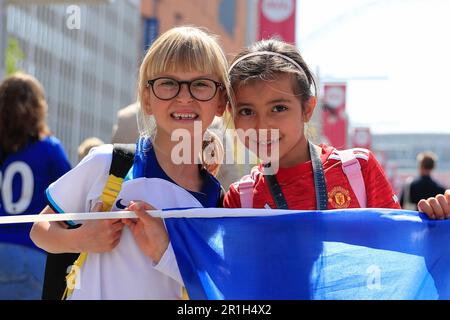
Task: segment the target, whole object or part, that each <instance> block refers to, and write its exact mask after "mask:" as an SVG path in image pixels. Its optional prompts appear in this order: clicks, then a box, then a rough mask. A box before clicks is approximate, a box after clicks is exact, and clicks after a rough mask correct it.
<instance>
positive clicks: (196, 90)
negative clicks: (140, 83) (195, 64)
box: [147, 77, 223, 101]
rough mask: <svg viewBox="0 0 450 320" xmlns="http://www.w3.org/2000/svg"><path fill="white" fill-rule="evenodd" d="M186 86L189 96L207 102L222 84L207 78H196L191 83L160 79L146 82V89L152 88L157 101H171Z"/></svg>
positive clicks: (165, 78)
mask: <svg viewBox="0 0 450 320" xmlns="http://www.w3.org/2000/svg"><path fill="white" fill-rule="evenodd" d="M184 83H185V84H186V85H187V87H188V89H189V93H190V94H191V96H192V97H193V98H194V99H196V100H199V101H209V100H211V99H212V98H214V96H215V95H216V93H217V88H223V84H222V83H220V82H217V81H214V80H211V79H208V78H197V79H194V80H191V81H178V80H175V79H172V78H167V77H161V78H156V79H152V80H148V81H147V88H148V87H150V86H151V87H152V91H153V93H154V94H155V96H156V97H157V98H158V99H161V100H171V99H173V98H175V97H176V96H177V95H178V94H179V93H180V90H181V86H182V85H183V84H184Z"/></svg>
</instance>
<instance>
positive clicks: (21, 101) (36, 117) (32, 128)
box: [0, 73, 50, 157]
mask: <svg viewBox="0 0 450 320" xmlns="http://www.w3.org/2000/svg"><path fill="white" fill-rule="evenodd" d="M46 116H47V103H46V101H45V94H44V89H43V87H42V85H41V84H40V83H39V81H38V80H37V79H36V78H34V77H33V76H31V75H28V74H25V73H15V74H13V75H11V76H10V77H8V78H6V79H5V80H3V82H2V83H1V84H0V155H2V154H3V157H5V156H6V155H7V154H10V153H14V152H17V151H19V150H21V149H22V148H23V147H24V146H25V145H26V144H27V143H28V141H37V140H40V139H42V138H44V137H45V136H46V135H49V134H50V131H49V128H48V126H47V123H46Z"/></svg>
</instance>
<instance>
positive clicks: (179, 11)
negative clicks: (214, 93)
mask: <svg viewBox="0 0 450 320" xmlns="http://www.w3.org/2000/svg"><path fill="white" fill-rule="evenodd" d="M256 5H257V0H246V1H241V0H189V1H185V0H183V1H181V0H142V1H141V8H142V16H143V17H144V19H151V18H153V19H155V20H156V21H157V24H158V32H159V33H160V34H161V33H163V32H165V31H167V30H168V29H170V28H172V27H174V26H179V25H195V26H201V27H205V28H207V29H208V30H209V31H211V32H212V33H214V34H217V35H218V36H219V41H220V43H221V45H222V46H223V48H224V50H225V52H226V53H227V56H228V59H229V60H230V61H231V60H232V58H233V57H234V55H236V53H238V52H239V51H240V50H241V49H242V48H243V47H244V46H246V45H248V44H249V43H251V42H253V41H254V40H255V39H256V14H257V11H256Z"/></svg>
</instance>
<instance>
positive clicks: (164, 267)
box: [154, 243, 184, 286]
mask: <svg viewBox="0 0 450 320" xmlns="http://www.w3.org/2000/svg"><path fill="white" fill-rule="evenodd" d="M154 267H155V269H156V270H158V271H159V272H161V273H163V274H165V275H167V276H169V277H171V278H172V279H174V280H175V281H177V282H178V283H180V284H181V285H182V286H184V282H183V278H181V274H180V269H178V263H177V259H176V258H175V253H174V252H173V248H172V244H171V243H169V246H168V247H167V249H166V251H165V252H164V254H163V256H162V257H161V259H160V260H159V262H158V264H156V265H155V266H154Z"/></svg>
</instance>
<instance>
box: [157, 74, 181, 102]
mask: <svg viewBox="0 0 450 320" xmlns="http://www.w3.org/2000/svg"><path fill="white" fill-rule="evenodd" d="M178 87H179V84H178V82H176V81H175V80H173V79H169V78H160V79H158V80H156V81H155V82H154V83H153V93H154V94H155V95H156V96H157V97H158V98H160V99H172V98H174V97H175V96H176V95H177V93H178Z"/></svg>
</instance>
